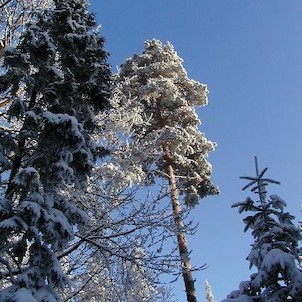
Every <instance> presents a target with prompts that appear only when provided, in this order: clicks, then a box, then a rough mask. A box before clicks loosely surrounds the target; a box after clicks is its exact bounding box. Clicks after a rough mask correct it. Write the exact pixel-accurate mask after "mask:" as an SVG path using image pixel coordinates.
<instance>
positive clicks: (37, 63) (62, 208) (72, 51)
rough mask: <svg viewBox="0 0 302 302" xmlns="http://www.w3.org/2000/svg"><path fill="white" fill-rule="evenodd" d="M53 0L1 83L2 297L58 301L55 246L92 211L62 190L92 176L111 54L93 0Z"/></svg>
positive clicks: (14, 51) (11, 57)
mask: <svg viewBox="0 0 302 302" xmlns="http://www.w3.org/2000/svg"><path fill="white" fill-rule="evenodd" d="M54 4H55V7H54V9H51V10H43V11H40V12H37V13H36V14H35V17H34V19H33V20H35V21H32V22H31V23H29V24H28V25H27V29H26V30H25V31H24V33H23V35H22V37H21V39H20V43H19V44H18V46H17V47H16V48H12V47H6V48H5V49H4V64H5V67H6V72H5V74H3V75H2V76H1V77H0V93H2V95H5V96H6V97H9V98H10V99H12V100H13V102H12V103H11V105H10V106H9V108H8V110H7V111H5V112H3V114H2V115H1V118H2V122H3V123H2V125H1V129H0V139H1V148H0V160H1V177H2V183H3V184H4V186H3V187H2V191H1V199H0V278H1V282H2V284H4V285H3V286H2V289H1V291H0V301H1V302H5V301H28V302H36V301H49V302H50V301H60V297H59V294H58V291H59V290H61V289H63V288H64V286H65V285H66V283H67V279H66V276H65V274H63V272H62V270H61V268H60V265H59V262H58V259H57V256H56V255H57V252H58V251H60V250H61V249H63V248H64V247H65V246H66V245H67V244H68V242H69V241H70V240H71V239H73V236H74V234H73V232H74V228H73V225H75V224H80V223H83V222H84V221H85V215H84V213H83V212H82V211H81V210H79V209H78V208H77V207H76V206H75V205H74V203H73V201H72V200H69V199H68V198H65V197H64V195H63V194H62V193H61V191H62V190H63V189H64V188H65V187H66V186H85V181H86V177H87V175H88V173H90V170H91V168H92V166H93V164H94V160H95V156H96V148H95V147H94V144H93V142H92V140H91V139H90V133H91V132H92V131H93V129H94V113H95V112H97V111H98V110H100V109H102V108H104V106H105V105H106V103H107V97H108V91H109V84H108V83H109V77H110V74H109V68H108V66H107V64H106V56H107V54H106V53H105V52H104V50H103V43H104V40H103V38H102V37H100V36H99V34H98V32H97V29H96V23H95V20H94V17H93V15H92V14H90V13H89V12H88V10H87V7H88V4H87V1H86V0H55V1H54ZM20 88H22V89H23V90H24V93H23V94H22V95H21V96H19V95H18V91H19V89H20Z"/></svg>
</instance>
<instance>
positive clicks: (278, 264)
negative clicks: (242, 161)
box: [224, 159, 302, 302]
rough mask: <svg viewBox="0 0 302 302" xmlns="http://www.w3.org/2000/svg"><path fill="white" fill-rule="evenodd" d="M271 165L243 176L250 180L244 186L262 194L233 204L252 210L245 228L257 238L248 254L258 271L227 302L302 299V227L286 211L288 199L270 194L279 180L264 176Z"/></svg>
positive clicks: (268, 301) (240, 208) (246, 219)
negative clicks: (301, 247)
mask: <svg viewBox="0 0 302 302" xmlns="http://www.w3.org/2000/svg"><path fill="white" fill-rule="evenodd" d="M266 170H267V169H264V170H263V171H262V172H261V173H259V171H258V165H257V159H256V172H257V173H256V177H242V178H243V179H246V180H248V181H249V184H248V185H246V186H245V187H244V188H243V189H246V188H249V187H251V191H252V192H254V193H256V194H257V195H258V196H259V198H258V200H256V201H254V200H252V199H251V198H250V197H248V198H247V199H246V200H245V201H244V202H239V203H236V204H234V205H233V207H238V208H239V213H242V212H244V211H249V212H251V215H250V216H248V217H246V218H245V219H244V220H243V221H244V223H245V224H246V226H245V231H247V230H249V229H250V230H251V231H252V235H253V237H254V238H255V242H254V243H253V244H252V249H251V252H250V254H249V255H248V257H247V260H249V262H250V268H251V267H255V268H256V270H257V272H256V273H255V274H252V275H251V279H250V280H249V281H244V282H241V283H240V286H239V290H238V291H234V292H232V293H231V294H230V295H229V296H228V299H226V300H224V302H254V301H255V302H257V301H266V302H284V301H302V271H301V267H300V266H299V263H300V258H299V256H300V255H299V249H298V243H299V241H300V240H301V232H300V230H299V229H298V228H297V227H296V226H295V225H294V224H293V222H292V221H293V219H294V217H293V216H292V215H290V214H289V213H287V212H285V211H284V209H285V207H286V203H285V201H284V200H283V199H281V198H280V197H279V196H277V195H271V196H270V197H269V198H266V186H267V185H268V184H269V183H278V182H276V181H274V180H271V179H267V178H264V174H265V172H266Z"/></svg>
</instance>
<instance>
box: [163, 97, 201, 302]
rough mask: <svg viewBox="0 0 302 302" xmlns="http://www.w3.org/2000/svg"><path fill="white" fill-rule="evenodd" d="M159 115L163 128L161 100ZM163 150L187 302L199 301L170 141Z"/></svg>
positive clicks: (164, 145)
mask: <svg viewBox="0 0 302 302" xmlns="http://www.w3.org/2000/svg"><path fill="white" fill-rule="evenodd" d="M157 115H158V120H159V126H160V128H163V127H164V126H165V120H164V118H163V115H162V110H161V101H160V100H159V101H158V102H157ZM163 151H164V159H165V170H166V173H167V175H168V180H169V188H170V194H171V202H172V209H173V216H174V222H175V225H176V227H177V229H178V232H177V242H178V250H179V256H180V260H181V266H182V276H183V280H184V283H185V289H186V295H187V302H197V297H196V290H195V286H194V279H193V275H192V267H191V261H190V258H189V251H188V245H187V239H186V236H185V233H184V227H185V224H184V222H183V220H182V213H181V206H180V203H179V198H178V190H177V186H176V181H175V175H174V170H173V165H172V160H171V152H170V147H169V143H168V142H166V143H164V144H163Z"/></svg>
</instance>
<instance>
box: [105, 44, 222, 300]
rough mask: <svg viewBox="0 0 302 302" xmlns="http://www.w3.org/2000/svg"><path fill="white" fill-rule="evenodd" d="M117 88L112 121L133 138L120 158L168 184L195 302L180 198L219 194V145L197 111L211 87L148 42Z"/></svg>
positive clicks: (188, 200) (167, 50)
mask: <svg viewBox="0 0 302 302" xmlns="http://www.w3.org/2000/svg"><path fill="white" fill-rule="evenodd" d="M115 84H116V87H115V91H114V94H113V97H112V106H113V108H114V109H113V112H112V114H111V115H110V117H111V119H112V123H113V124H115V125H117V126H116V127H117V129H118V130H119V131H120V133H123V134H125V133H126V134H128V135H129V143H128V145H127V146H125V147H124V149H122V150H120V152H116V157H117V158H118V161H119V163H120V164H121V165H122V166H123V165H124V166H127V169H130V170H131V168H129V167H132V170H131V172H135V173H136V174H137V175H138V177H136V179H139V178H142V175H143V174H145V181H146V183H148V182H149V183H150V182H153V181H154V178H155V177H160V178H162V179H164V180H167V181H168V183H169V187H170V196H171V201H172V207H173V215H174V222H175V226H176V229H175V233H176V235H177V239H178V246H179V253H180V258H181V267H182V274H183V277H184V281H185V286H186V293H187V299H188V301H189V302H195V301H196V293H195V288H194V279H193V276H192V268H191V264H190V258H189V250H188V247H187V242H186V238H185V231H186V226H185V223H184V221H183V217H182V210H181V201H180V199H179V196H178V194H180V195H181V196H182V197H183V200H184V202H185V204H186V205H187V206H188V207H194V206H195V205H196V204H197V203H198V201H199V200H200V198H202V197H205V196H207V195H210V194H217V193H218V189H217V187H216V186H214V185H213V184H212V181H211V173H212V167H211V165H210V164H209V162H208V161H207V155H208V152H209V151H212V150H214V148H215V143H212V142H210V141H207V139H206V138H205V136H204V135H203V133H201V132H200V131H198V128H197V127H198V125H199V124H200V120H199V119H198V116H197V114H196V112H195V110H194V107H196V106H204V105H206V104H207V101H208V99H207V93H208V90H207V87H206V85H204V84H200V83H198V82H196V81H193V80H191V79H189V78H188V76H187V73H186V71H185V69H184V67H183V66H182V59H181V58H180V57H179V56H178V55H177V53H176V52H175V51H174V49H173V47H172V45H171V44H170V43H168V44H166V45H162V44H161V42H160V41H158V40H151V41H147V42H146V43H145V50H144V51H143V53H142V54H140V55H134V56H133V57H132V58H130V59H128V60H126V62H125V63H124V64H123V65H122V66H121V68H120V71H119V74H118V76H117V79H116V83H115ZM125 163H127V164H125ZM146 179H147V180H146Z"/></svg>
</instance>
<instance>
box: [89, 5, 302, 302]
mask: <svg viewBox="0 0 302 302" xmlns="http://www.w3.org/2000/svg"><path fill="white" fill-rule="evenodd" d="M91 10H92V11H93V12H95V13H96V17H97V21H98V22H99V23H100V24H101V25H102V30H101V32H102V35H103V36H104V37H105V39H106V50H107V51H109V52H110V54H111V56H110V59H109V62H110V64H111V65H112V66H113V71H115V70H116V67H115V66H118V65H120V64H122V63H123V62H124V61H125V59H126V58H129V57H130V56H132V54H134V53H141V52H142V50H143V47H144V41H145V40H148V39H152V38H157V39H160V40H161V41H162V42H166V41H170V42H171V43H172V44H173V45H174V47H175V49H176V50H177V52H178V54H179V55H180V57H182V58H183V59H184V66H185V68H186V69H187V72H188V75H189V77H190V78H192V79H194V80H198V81H200V82H203V83H206V84H207V85H208V87H209V90H210V94H209V105H208V106H207V107H204V108H202V109H200V110H198V114H199V117H200V119H201V120H202V126H201V131H202V132H204V133H205V134H206V137H207V138H208V139H210V140H213V141H216V142H217V144H218V147H217V150H216V151H215V152H213V153H211V154H210V157H209V161H210V162H211V163H212V165H213V179H214V182H215V183H216V184H217V185H218V186H219V187H220V190H221V194H220V195H219V196H216V197H208V198H205V199H204V200H202V202H201V204H200V205H199V206H198V207H197V208H196V209H195V210H194V211H193V212H192V217H195V221H196V222H198V223H199V227H198V232H197V234H195V235H194V236H193V237H190V238H189V247H190V248H191V249H192V250H193V252H192V262H193V264H194V265H202V264H204V263H207V264H208V269H207V270H204V271H201V272H199V273H197V274H195V277H196V278H197V281H196V287H197V290H198V296H199V301H203V300H204V291H203V282H204V279H208V280H209V282H210V283H211V286H212V289H213V292H214V295H215V297H216V299H217V301H220V300H222V299H223V298H225V297H226V295H227V294H228V293H229V292H230V291H232V290H234V289H237V288H238V285H239V282H240V281H243V280H247V279H248V278H249V275H250V271H249V270H248V266H249V263H248V262H247V261H246V260H245V258H246V256H247V254H248V252H249V249H250V244H251V243H252V238H251V236H250V235H249V234H244V233H243V227H244V226H243V223H242V219H243V218H244V215H239V214H238V213H237V210H236V209H232V208H231V204H232V203H233V202H236V201H241V200H243V199H245V197H246V196H247V194H248V192H242V191H241V188H242V187H243V186H244V182H243V181H241V180H239V176H242V175H254V173H255V172H254V171H255V170H254V162H253V160H254V156H255V155H257V156H258V159H259V163H260V167H262V168H264V167H268V168H269V169H268V173H267V176H268V177H271V178H273V179H277V180H279V181H280V182H281V186H272V187H271V188H270V189H269V191H270V192H271V193H274V194H279V195H280V196H281V197H282V198H283V199H285V200H286V201H287V203H288V207H287V210H288V211H290V212H291V214H293V215H295V216H296V217H297V219H300V220H301V204H302V186H301V182H302V160H301V154H302V102H301V98H302V30H301V28H302V18H301V16H302V1H301V0H291V1H285V0H283V1H281V0H266V1H260V0H250V1H247V0H224V1H223V0H220V1H218V0H217V1H216V0H189V1H183V0H173V1H172V0H153V1H141V0H112V1H100V0H91ZM174 286H175V290H174V293H175V295H176V297H178V299H179V300H180V301H184V300H185V298H184V297H185V296H184V293H183V284H182V280H180V281H179V282H178V283H175V284H174Z"/></svg>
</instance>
